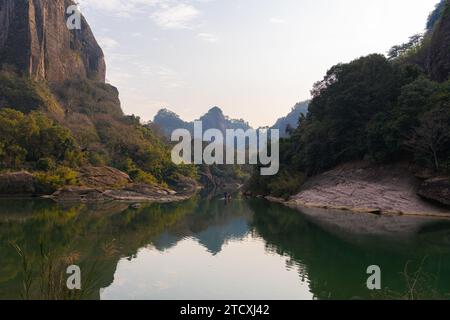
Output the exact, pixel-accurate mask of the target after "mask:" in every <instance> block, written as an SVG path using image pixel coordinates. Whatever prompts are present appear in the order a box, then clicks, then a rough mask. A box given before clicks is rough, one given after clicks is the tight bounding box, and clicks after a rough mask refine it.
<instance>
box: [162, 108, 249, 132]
mask: <svg viewBox="0 0 450 320" xmlns="http://www.w3.org/2000/svg"><path fill="white" fill-rule="evenodd" d="M199 120H200V121H201V122H202V124H203V130H204V131H206V130H208V129H219V130H220V131H221V132H222V133H225V131H226V130H227V129H243V130H248V129H250V128H251V127H250V125H249V124H248V122H246V121H244V120H242V119H240V120H236V119H231V118H230V117H227V116H225V115H224V114H223V111H222V110H221V109H220V108H219V107H213V108H211V109H210V110H209V111H208V112H207V113H206V114H204V115H203V116H201V117H200V118H199ZM153 123H154V124H155V125H157V126H158V127H160V128H161V130H162V131H163V132H164V134H165V135H166V137H169V138H170V136H171V134H172V132H173V131H174V130H176V129H187V130H189V131H191V133H193V131H194V123H193V122H186V121H183V120H182V119H181V118H180V117H179V116H178V115H177V114H176V113H174V112H172V111H169V110H168V109H161V110H160V111H159V112H158V113H157V114H156V116H155V118H154V119H153Z"/></svg>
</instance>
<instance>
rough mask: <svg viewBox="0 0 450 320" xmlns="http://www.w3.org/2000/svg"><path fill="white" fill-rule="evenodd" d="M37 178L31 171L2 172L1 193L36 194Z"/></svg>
mask: <svg viewBox="0 0 450 320" xmlns="http://www.w3.org/2000/svg"><path fill="white" fill-rule="evenodd" d="M35 192H36V188H35V179H34V177H33V175H32V174H31V173H29V172H26V171H22V172H11V173H4V174H0V194H1V195H27V196H30V195H34V194H35Z"/></svg>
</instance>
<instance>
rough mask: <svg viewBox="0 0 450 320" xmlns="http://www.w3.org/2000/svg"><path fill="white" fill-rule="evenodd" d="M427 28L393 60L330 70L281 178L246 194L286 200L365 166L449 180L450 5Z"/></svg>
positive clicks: (372, 58) (287, 148) (287, 144)
mask: <svg viewBox="0 0 450 320" xmlns="http://www.w3.org/2000/svg"><path fill="white" fill-rule="evenodd" d="M442 6H444V9H442ZM428 25H429V26H430V28H432V29H430V30H428V31H427V32H426V34H424V35H421V36H415V37H413V41H411V43H409V44H407V45H401V46H396V47H394V48H393V49H391V51H390V52H389V59H388V58H386V57H385V56H383V55H380V54H372V55H369V56H366V57H361V58H358V59H356V60H354V61H352V62H350V63H345V64H344V63H341V64H338V65H335V66H333V67H332V68H331V69H330V70H329V71H328V72H327V74H326V75H325V77H324V78H323V80H321V81H319V82H317V83H316V84H315V85H314V87H313V90H312V96H313V99H312V101H311V103H310V105H309V113H308V115H307V116H306V117H305V118H302V120H301V122H300V126H299V128H298V129H296V130H295V131H294V132H293V133H292V135H291V137H290V138H289V139H286V140H284V141H282V144H281V151H280V152H281V154H280V157H281V170H280V173H279V175H277V176H276V177H260V176H259V175H257V174H255V175H254V176H253V178H252V180H251V182H250V183H249V189H250V190H253V192H255V193H259V194H273V195H277V196H287V195H289V194H292V193H295V192H296V191H298V190H299V188H300V187H301V185H302V183H303V182H304V181H305V179H307V178H308V177H311V176H313V175H316V174H318V173H321V172H324V171H326V170H328V169H331V168H333V167H335V166H336V165H338V164H342V163H346V162H350V161H355V160H362V159H366V160H370V161H372V162H373V163H380V164H381V163H394V162H396V161H408V162H410V163H412V164H414V165H415V166H418V167H421V168H424V169H428V170H432V171H434V172H435V174H436V175H439V174H450V81H449V72H450V69H449V66H450V47H449V46H450V38H449V37H450V1H449V0H445V1H443V2H442V3H441V4H440V5H438V6H437V8H436V11H435V12H434V13H432V14H431V15H430V21H429V22H428Z"/></svg>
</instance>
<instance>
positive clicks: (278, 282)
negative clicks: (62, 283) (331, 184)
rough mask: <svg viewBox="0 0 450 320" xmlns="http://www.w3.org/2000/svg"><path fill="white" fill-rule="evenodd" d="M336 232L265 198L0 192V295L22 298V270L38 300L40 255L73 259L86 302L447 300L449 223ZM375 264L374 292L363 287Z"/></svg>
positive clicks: (449, 287)
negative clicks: (131, 200) (91, 197)
mask: <svg viewBox="0 0 450 320" xmlns="http://www.w3.org/2000/svg"><path fill="white" fill-rule="evenodd" d="M336 230H337V232H330V230H328V231H324V229H322V227H320V226H318V225H316V224H315V223H314V222H311V221H310V220H308V218H307V216H305V215H303V214H301V213H299V212H297V211H293V210H290V209H287V208H284V207H282V206H279V205H275V204H270V203H268V202H265V201H263V200H245V199H235V200H233V201H232V202H230V203H225V202H224V201H223V200H221V199H220V198H217V197H209V198H200V197H199V198H196V199H192V200H189V201H187V202H183V203H180V204H165V205H161V204H152V205H144V206H142V207H141V208H139V209H130V208H129V207H128V205H126V204H120V203H110V204H104V205H97V206H94V205H73V206H70V205H66V206H61V205H57V204H54V203H52V202H47V201H43V200H0V299H17V298H23V297H24V293H23V283H24V280H26V279H27V275H30V274H31V275H32V276H31V278H33V279H35V280H33V284H32V285H31V289H30V290H29V291H30V292H29V296H30V297H31V298H43V297H42V296H40V295H42V293H40V291H39V281H40V280H39V279H41V278H42V276H41V274H42V267H41V266H42V265H43V263H42V261H47V262H48V261H49V260H51V261H53V260H54V261H58V262H57V263H56V262H55V263H54V265H55V266H58V265H64V266H65V265H70V264H77V265H80V266H81V269H82V274H83V277H84V278H83V279H84V280H85V278H89V279H88V280H85V281H86V282H89V287H90V293H89V298H91V299H355V298H367V299H376V298H392V297H405V296H408V295H407V293H408V292H409V291H411V290H410V287H411V283H415V287H414V290H413V291H414V292H413V297H416V298H439V299H441V298H449V297H450V296H449V295H448V293H450V250H449V249H448V248H450V231H449V230H450V227H449V226H448V224H447V223H445V222H439V223H432V224H430V225H429V226H427V227H424V228H421V229H419V230H418V232H417V234H416V235H413V236H408V237H407V238H406V239H407V240H405V238H402V240H401V241H398V242H397V241H395V239H394V240H393V239H392V238H389V240H388V241H385V240H386V238H385V239H382V238H383V237H381V236H380V237H379V238H376V237H375V238H374V237H367V238H365V237H364V236H362V237H361V236H358V237H355V236H354V235H348V234H345V232H346V231H345V230H344V231H343V230H338V227H337V228H336ZM393 242H395V243H393ZM17 248H20V250H21V251H22V256H20V255H19V254H18V249H17ZM23 257H25V261H26V265H27V266H28V267H27V268H26V270H24V258H23ZM49 257H52V258H51V259H49ZM45 259H47V260H45ZM52 259H53V260H52ZM373 264H376V265H379V266H380V267H381V269H382V286H383V291H382V292H377V293H374V292H371V291H369V290H368V289H367V287H366V280H367V277H368V275H367V274H366V269H367V267H368V266H370V265H373ZM54 269H57V267H55V268H54ZM55 272H56V271H55Z"/></svg>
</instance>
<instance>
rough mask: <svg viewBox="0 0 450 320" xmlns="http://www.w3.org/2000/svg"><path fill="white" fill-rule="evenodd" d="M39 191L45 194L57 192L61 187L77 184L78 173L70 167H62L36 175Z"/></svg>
mask: <svg viewBox="0 0 450 320" xmlns="http://www.w3.org/2000/svg"><path fill="white" fill-rule="evenodd" d="M34 177H35V178H36V181H37V188H38V191H39V192H41V193H44V194H50V193H53V192H55V191H56V190H58V189H59V188H61V187H64V186H67V185H75V184H77V182H78V181H77V179H78V173H77V172H76V171H74V170H72V169H70V168H68V167H64V166H60V167H58V168H57V169H56V170H54V171H51V172H50V171H47V172H38V173H35V174H34Z"/></svg>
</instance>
